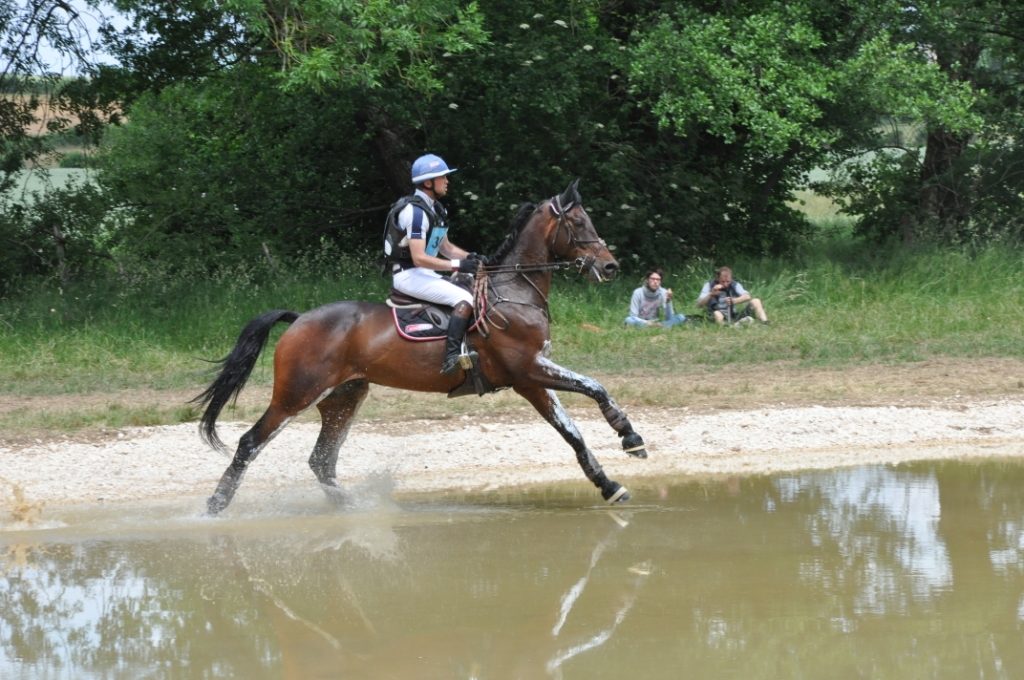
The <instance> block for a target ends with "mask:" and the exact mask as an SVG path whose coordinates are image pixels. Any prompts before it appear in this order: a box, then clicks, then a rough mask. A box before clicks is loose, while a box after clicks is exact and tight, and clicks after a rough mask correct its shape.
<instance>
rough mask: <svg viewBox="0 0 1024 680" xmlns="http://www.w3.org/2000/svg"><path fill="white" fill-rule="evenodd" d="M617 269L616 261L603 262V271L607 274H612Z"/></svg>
mask: <svg viewBox="0 0 1024 680" xmlns="http://www.w3.org/2000/svg"><path fill="white" fill-rule="evenodd" d="M617 271H619V265H618V263H616V262H605V264H604V273H605V274H607V275H608V276H614V275H615V272H617Z"/></svg>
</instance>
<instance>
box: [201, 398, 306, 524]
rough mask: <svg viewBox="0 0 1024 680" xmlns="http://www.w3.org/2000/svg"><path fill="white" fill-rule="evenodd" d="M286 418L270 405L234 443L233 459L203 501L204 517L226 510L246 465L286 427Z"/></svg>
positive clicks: (288, 417)
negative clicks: (235, 447) (215, 486)
mask: <svg viewBox="0 0 1024 680" xmlns="http://www.w3.org/2000/svg"><path fill="white" fill-rule="evenodd" d="M290 419H291V418H290V416H286V415H285V414H284V413H282V412H281V411H280V410H279V409H275V408H274V407H273V406H271V407H270V408H268V409H267V410H266V411H265V412H264V413H263V415H262V416H260V419H259V420H257V421H256V424H255V425H253V426H252V427H251V428H249V431H248V432H246V433H245V434H243V435H242V438H241V439H239V440H238V449H237V450H236V451H235V457H234V458H233V459H232V460H231V464H230V465H228V468H227V470H225V471H224V474H223V475H221V478H220V481H219V482H218V483H217V488H216V489H215V490H214V492H213V495H212V496H210V498H209V499H207V501H206V511H207V514H210V515H216V514H218V513H219V512H220V511H221V510H223V509H224V508H226V507H228V504H229V503H230V502H231V499H232V498H234V496H235V492H236V491H238V487H239V485H240V484H241V483H242V478H243V477H244V476H245V471H246V470H247V469H248V468H249V464H250V463H252V462H253V461H254V460H256V456H257V455H259V452H260V451H261V450H262V449H263V447H264V446H266V445H267V443H268V442H270V440H271V439H273V438H274V435H275V434H277V433H278V432H280V431H281V428H283V427H284V426H285V425H287V424H288V421H289V420H290Z"/></svg>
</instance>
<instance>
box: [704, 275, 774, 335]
mask: <svg viewBox="0 0 1024 680" xmlns="http://www.w3.org/2000/svg"><path fill="white" fill-rule="evenodd" d="M743 303H747V304H743ZM737 305H743V306H742V307H737ZM697 306H698V307H704V308H706V309H707V314H708V319H710V320H712V321H714V322H715V323H717V324H721V325H726V324H728V325H732V324H738V323H741V322H742V323H750V322H752V321H753V319H752V318H751V317H752V316H756V317H757V320H758V321H760V322H761V323H768V316H767V315H766V314H765V312H764V305H762V304H761V300H759V299H758V298H756V297H751V296H750V293H748V292H747V291H746V289H745V288H744V287H743V286H742V285H741V284H740V282H739V281H734V280H733V278H732V269H730V268H729V267H719V268H718V269H716V270H715V278H713V279H711V280H710V281H708V282H706V283H705V284H704V287H703V288H702V289H701V291H700V295H698V296H697Z"/></svg>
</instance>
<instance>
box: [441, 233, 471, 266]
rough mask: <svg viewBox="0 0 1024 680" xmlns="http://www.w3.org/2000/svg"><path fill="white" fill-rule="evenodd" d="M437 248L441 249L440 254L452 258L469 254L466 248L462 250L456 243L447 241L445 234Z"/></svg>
mask: <svg viewBox="0 0 1024 680" xmlns="http://www.w3.org/2000/svg"><path fill="white" fill-rule="evenodd" d="M438 250H440V251H441V254H442V255H444V256H445V257H449V258H451V259H453V260H456V259H461V258H463V257H468V256H469V251H468V250H463V249H462V248H460V247H458V246H457V245H455V244H454V243H452V242H451V241H449V240H448V237H447V236H445V237H444V240H443V241H441V247H440V248H439V249H438Z"/></svg>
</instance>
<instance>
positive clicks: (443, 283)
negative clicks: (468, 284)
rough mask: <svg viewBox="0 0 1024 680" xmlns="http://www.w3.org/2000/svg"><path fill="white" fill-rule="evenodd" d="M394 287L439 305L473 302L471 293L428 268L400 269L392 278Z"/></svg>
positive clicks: (452, 305) (451, 305)
mask: <svg viewBox="0 0 1024 680" xmlns="http://www.w3.org/2000/svg"><path fill="white" fill-rule="evenodd" d="M392 284H393V285H394V287H395V288H396V289H397V290H399V291H401V292H403V293H405V294H406V295H412V296H413V297H416V298H419V299H421V300H426V301H428V302H434V303H436V304H439V305H448V306H449V307H454V306H455V305H457V304H459V303H460V302H468V303H469V304H470V305H471V306H472V304H473V294H472V293H470V292H469V291H468V290H466V289H465V288H460V287H459V286H456V285H455V284H454V283H452V282H451V281H449V280H448V279H445V278H442V277H441V275H440V274H438V273H437V272H435V271H431V270H429V269H423V268H421V267H413V268H412V269H406V270H404V271H400V272H398V273H397V274H395V275H394V277H393V278H392Z"/></svg>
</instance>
